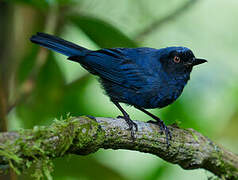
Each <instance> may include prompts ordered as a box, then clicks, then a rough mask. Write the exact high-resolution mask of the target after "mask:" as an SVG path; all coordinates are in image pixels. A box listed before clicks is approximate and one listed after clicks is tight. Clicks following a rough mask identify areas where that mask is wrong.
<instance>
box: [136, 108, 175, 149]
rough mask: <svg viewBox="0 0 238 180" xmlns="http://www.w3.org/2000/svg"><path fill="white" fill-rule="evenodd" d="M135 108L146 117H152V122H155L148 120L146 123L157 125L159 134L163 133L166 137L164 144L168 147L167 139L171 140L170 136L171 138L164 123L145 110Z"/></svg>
mask: <svg viewBox="0 0 238 180" xmlns="http://www.w3.org/2000/svg"><path fill="white" fill-rule="evenodd" d="M136 108H137V109H139V110H140V111H142V112H144V113H145V114H147V115H148V116H150V117H152V118H153V119H154V120H156V122H155V121H151V120H150V121H148V123H153V124H157V125H159V127H160V130H161V133H163V132H164V133H165V135H166V143H167V146H168V147H169V146H170V144H169V139H170V140H171V139H172V136H171V133H170V131H169V129H168V127H167V126H166V125H165V124H164V122H163V121H162V120H161V119H160V118H159V117H157V116H155V115H154V114H152V113H150V112H149V111H146V110H145V109H143V108H140V107H137V106H136Z"/></svg>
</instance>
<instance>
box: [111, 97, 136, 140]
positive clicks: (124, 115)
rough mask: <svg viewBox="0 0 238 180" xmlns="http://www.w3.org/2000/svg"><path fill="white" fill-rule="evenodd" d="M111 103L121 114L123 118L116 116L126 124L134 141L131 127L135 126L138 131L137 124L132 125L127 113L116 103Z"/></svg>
mask: <svg viewBox="0 0 238 180" xmlns="http://www.w3.org/2000/svg"><path fill="white" fill-rule="evenodd" d="M113 103H114V104H115V105H116V107H117V108H118V109H119V110H120V111H121V112H122V114H123V116H118V117H119V118H123V119H125V121H126V123H127V124H128V126H129V130H130V131H131V137H132V139H133V140H134V139H135V134H134V131H133V126H135V129H136V131H138V127H137V124H136V123H134V122H133V121H132V120H131V118H130V116H129V115H128V114H127V112H126V111H125V110H124V109H123V108H122V107H121V105H120V104H119V103H118V102H115V101H113Z"/></svg>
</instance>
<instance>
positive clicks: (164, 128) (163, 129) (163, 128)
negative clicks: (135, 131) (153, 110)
mask: <svg viewBox="0 0 238 180" xmlns="http://www.w3.org/2000/svg"><path fill="white" fill-rule="evenodd" d="M147 123H152V124H156V125H159V127H160V131H161V132H160V134H161V135H162V134H163V132H164V133H165V136H166V143H167V148H169V146H170V143H169V140H172V135H171V132H170V130H169V128H168V127H167V126H166V125H165V124H164V122H163V121H162V120H157V121H152V120H149V121H147Z"/></svg>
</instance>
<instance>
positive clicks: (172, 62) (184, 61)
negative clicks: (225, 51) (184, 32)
mask: <svg viewBox="0 0 238 180" xmlns="http://www.w3.org/2000/svg"><path fill="white" fill-rule="evenodd" d="M160 61H161V63H162V65H163V68H164V70H165V71H166V72H167V73H168V74H170V75H176V76H177V75H180V76H181V75H186V74H190V73H191V71H192V68H193V66H196V65H199V64H202V63H205V62H207V60H205V59H199V58H195V56H194V54H193V52H192V51H191V50H189V49H187V50H186V51H176V50H175V51H171V52H170V53H169V55H168V56H164V57H163V56H162V57H161V59H160Z"/></svg>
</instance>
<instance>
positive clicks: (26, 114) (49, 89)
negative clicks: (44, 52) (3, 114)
mask: <svg viewBox="0 0 238 180" xmlns="http://www.w3.org/2000/svg"><path fill="white" fill-rule="evenodd" d="M64 83H65V81H64V78H63V75H62V72H61V71H60V68H59V66H58V64H57V63H56V60H55V58H54V56H53V55H52V53H50V55H49V57H48V59H47V62H46V64H44V66H43V67H42V68H41V70H40V73H39V75H38V77H37V78H36V85H35V88H34V90H33V92H32V93H31V95H30V96H29V97H27V99H26V100H25V101H23V102H21V104H19V105H18V106H17V113H18V115H19V116H20V117H21V119H22V120H24V122H23V124H24V127H25V128H31V127H32V126H34V125H35V124H38V125H39V124H42V123H43V124H44V122H45V120H47V119H49V118H53V117H55V116H57V115H58V113H59V112H58V108H59V106H60V103H61V100H62V96H63V86H64Z"/></svg>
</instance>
